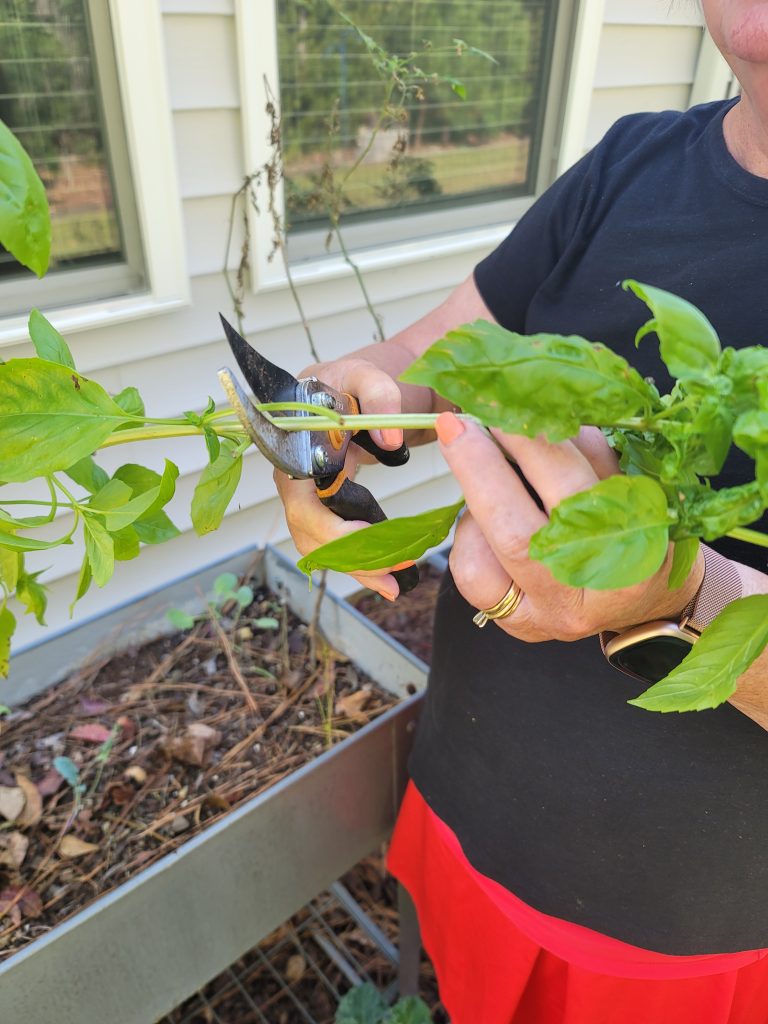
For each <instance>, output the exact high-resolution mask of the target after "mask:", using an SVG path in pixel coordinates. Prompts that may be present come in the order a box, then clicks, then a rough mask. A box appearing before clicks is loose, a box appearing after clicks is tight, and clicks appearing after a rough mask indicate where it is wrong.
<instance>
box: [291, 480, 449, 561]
mask: <svg viewBox="0 0 768 1024" xmlns="http://www.w3.org/2000/svg"><path fill="white" fill-rule="evenodd" d="M463 507H464V501H463V499H462V500H461V501H458V502H456V504H455V505H445V506H444V507H442V508H434V509H431V510H430V511H429V512H422V513H421V515H418V516H404V517H402V518H400V519H386V520H385V521H384V522H383V523H374V524H373V525H372V526H367V527H365V529H360V530H356V531H355V532H354V533H349V534H347V535H346V536H344V537H339V538H338V539H337V540H332V541H331V542H330V543H329V544H323V545H322V547H319V548H315V550H314V551H310V553H309V554H308V555H305V556H304V557H303V558H302V559H300V560H299V562H298V563H297V564H298V567H299V569H301V571H302V572H304V573H306V574H307V576H311V574H312V572H313V571H314V570H315V569H336V570H338V571H339V572H359V571H361V570H364V569H386V568H388V567H389V566H391V565H397V564H398V563H400V562H407V561H415V560H416V559H417V558H421V556H422V555H423V554H424V552H425V551H428V550H429V548H433V547H435V546H436V545H437V544H440V543H441V542H442V541H444V540H445V538H446V537H447V536H448V533H449V532H450V529H451V527H452V526H453V524H454V521H455V520H456V516H457V515H458V514H459V512H460V511H461V510H462V508H463Z"/></svg>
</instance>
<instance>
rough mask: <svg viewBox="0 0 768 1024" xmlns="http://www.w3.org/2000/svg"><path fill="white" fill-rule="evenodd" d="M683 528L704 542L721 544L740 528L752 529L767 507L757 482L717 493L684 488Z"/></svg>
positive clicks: (703, 488) (682, 504)
mask: <svg viewBox="0 0 768 1024" xmlns="http://www.w3.org/2000/svg"><path fill="white" fill-rule="evenodd" d="M681 493H682V494H683V496H684V498H685V500H684V501H683V502H681V504H680V506H679V507H680V509H681V511H682V515H683V520H682V522H681V524H680V525H681V527H683V528H684V529H685V531H686V532H687V533H688V534H692V535H695V536H697V537H701V539H702V540H717V538H718V537H722V536H724V535H725V534H726V533H729V532H730V531H731V530H733V529H735V528H736V527H737V526H749V524H750V523H754V522H755V521H756V520H757V519H759V518H760V516H761V515H762V512H763V509H764V507H765V503H764V500H763V498H762V495H761V493H760V485H759V483H758V482H757V481H754V480H753V481H752V482H751V483H749V484H740V485H739V486H738V487H721V488H720V490H718V491H713V490H711V489H710V488H709V487H706V486H705V485H699V486H698V487H684V488H682V490H681Z"/></svg>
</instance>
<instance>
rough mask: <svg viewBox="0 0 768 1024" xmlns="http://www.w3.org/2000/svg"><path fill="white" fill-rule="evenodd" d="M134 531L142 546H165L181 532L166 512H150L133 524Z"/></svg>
mask: <svg viewBox="0 0 768 1024" xmlns="http://www.w3.org/2000/svg"><path fill="white" fill-rule="evenodd" d="M133 529H134V530H135V531H136V535H137V537H138V538H139V540H140V541H141V543H142V544H164V543H165V542H166V541H167V540H173V538H174V537H178V536H179V534H180V531H179V529H178V527H177V526H174V524H173V523H172V522H171V520H170V519H169V518H168V516H167V515H166V513H165V512H162V511H161V512H149V513H146V512H145V513H144V515H143V516H142V517H141V518H140V519H137V520H136V522H135V523H133Z"/></svg>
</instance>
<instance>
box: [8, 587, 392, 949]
mask: <svg viewBox="0 0 768 1024" xmlns="http://www.w3.org/2000/svg"><path fill="white" fill-rule="evenodd" d="M254 590H256V593H255V597H254V600H253V603H252V604H251V605H250V606H249V607H247V608H245V609H244V610H241V609H239V608H238V606H237V605H236V604H235V603H234V602H230V603H229V604H228V605H224V607H223V608H220V609H219V610H218V611H214V612H211V614H209V615H207V616H204V617H203V618H201V619H200V620H199V621H197V622H196V623H195V624H194V626H193V627H192V628H191V629H188V630H185V631H182V632H179V633H177V634H175V635H173V636H170V637H166V638H164V639H160V640H157V641H155V642H153V643H150V644H146V645H145V646H143V647H140V648H137V649H131V650H128V651H126V652H125V653H123V654H121V655H119V656H115V657H113V658H111V659H109V660H107V661H105V662H103V663H100V664H94V665H92V666H90V667H86V668H84V669H81V670H80V671H79V672H78V673H77V674H76V675H74V676H72V677H71V678H69V679H68V680H65V681H64V682H62V683H60V684H59V685H58V686H56V687H54V688H52V689H51V690H49V691H47V692H46V693H44V694H43V695H42V696H38V697H36V698H34V699H33V700H31V701H30V702H29V703H28V704H26V705H24V706H23V707H20V708H17V709H15V710H14V711H13V712H12V713H11V714H10V715H8V716H7V717H5V718H3V719H0V960H1V959H3V958H4V957H7V956H9V955H11V954H12V953H15V952H17V951H19V950H20V949H22V948H23V947H24V946H26V945H27V944H28V943H30V942H33V941H34V940H35V939H37V938H39V937H40V936H42V935H44V934H45V933H46V932H47V931H49V930H50V929H51V928H52V927H53V926H54V925H56V924H58V923H60V922H61V921H63V920H65V919H66V918H68V917H69V916H71V915H72V914H74V913H75V912H77V911H79V910H82V909H83V908H84V907H85V906H87V905H88V904H89V903H90V902H92V901H93V900H94V899H96V898H97V897H99V896H101V895H103V894H104V893H106V892H108V891H110V890H111V889H113V888H115V887H116V886H118V885H120V884H121V883H122V882H124V881H126V880H127V879H128V878H130V877H131V876H132V875H134V874H135V873H136V872H138V871H140V870H142V869H143V868H145V867H147V866H148V865H150V864H152V863H154V862H155V861H156V860H158V859H159V858H160V857H163V856H164V855H165V854H167V853H169V852H171V851H173V850H175V849H177V848H178V847H179V846H180V845H181V844H182V843H184V842H185V841H186V840H188V839H189V838H191V837H192V836H194V835H196V834H197V833H198V832H200V831H201V830H202V829H204V828H206V827H207V826H209V825H211V824H213V823H214V822H216V821H218V820H219V819H220V818H222V817H223V816H224V815H226V814H227V813H229V811H231V810H232V809H233V808H235V807H237V806H238V805H239V804H241V803H242V802H243V801H245V800H247V799H249V798H250V797H253V796H254V795H256V794H257V793H259V792H261V791H262V790H264V789H265V788H267V787H268V786H270V785H272V784H273V783H275V782H277V781H278V780H279V779H281V778H283V777H284V776H285V775H287V774H289V773H290V772H292V771H294V770H295V769H296V768H297V767H299V766H300V765H301V764H304V763H305V762H306V761H308V760H311V759H312V758H314V757H316V756H317V755H318V754H321V753H322V752H323V751H324V750H326V749H327V748H328V747H330V746H331V745H333V744H334V743H336V742H337V741H339V740H341V739H343V738H344V737H346V736H348V735H349V734H350V733H352V732H353V731H355V730H357V729H358V728H360V727H361V726H362V725H365V724H366V723H367V722H369V721H371V720H373V719H374V718H376V717H377V716H378V715H380V714H381V713H382V712H383V711H385V710H387V709H388V708H389V707H391V706H392V705H393V704H395V703H396V698H394V697H393V696H392V695H391V694H389V693H387V692H385V691H383V690H381V689H379V688H378V687H377V686H376V684H375V683H373V682H372V681H371V680H370V679H369V678H368V677H366V676H365V675H364V674H363V673H361V672H360V671H359V670H358V669H357V668H356V667H355V666H354V665H353V664H351V663H350V662H349V661H348V660H347V659H346V658H345V657H343V656H342V655H340V654H339V653H338V652H335V651H332V650H330V649H329V648H328V647H327V646H326V645H324V644H323V643H322V642H317V643H316V644H315V645H311V643H310V641H311V636H310V633H311V630H310V628H309V627H307V626H306V625H305V624H303V623H301V622H300V621H299V620H297V619H296V618H295V617H294V616H293V614H292V613H291V612H289V610H288V609H287V607H286V605H285V604H284V603H283V602H282V601H281V600H280V598H279V597H277V596H276V595H274V594H270V593H268V592H266V591H264V590H263V589H262V590H259V589H257V588H256V587H255V585H254ZM311 646H315V648H316V654H317V656H316V657H315V658H313V657H312V656H311V652H310V647H311ZM61 759H64V761H62V760H61ZM57 766H58V768H57ZM62 767H63V768H64V769H65V770H64V774H62V771H61V770H59V769H62ZM64 775H66V776H67V779H66V780H65V777H64Z"/></svg>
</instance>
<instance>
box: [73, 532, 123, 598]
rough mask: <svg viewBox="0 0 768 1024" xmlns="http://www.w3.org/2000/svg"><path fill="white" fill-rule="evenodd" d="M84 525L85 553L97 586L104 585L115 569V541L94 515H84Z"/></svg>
mask: <svg viewBox="0 0 768 1024" xmlns="http://www.w3.org/2000/svg"><path fill="white" fill-rule="evenodd" d="M83 526H84V528H85V553H86V555H87V556H88V561H89V562H90V565H91V572H92V574H93V579H94V581H95V583H96V585H97V586H99V587H103V586H104V584H105V583H108V582H109V580H110V579H111V578H112V574H113V573H114V571H115V542H114V541H113V540H112V538H111V537H110V535H109V533H108V532H107V530H106V528H105V527H104V526H102V524H101V523H100V522H99V521H98V520H97V519H94V517H93V516H84V517H83ZM78 589H79V588H78Z"/></svg>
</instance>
